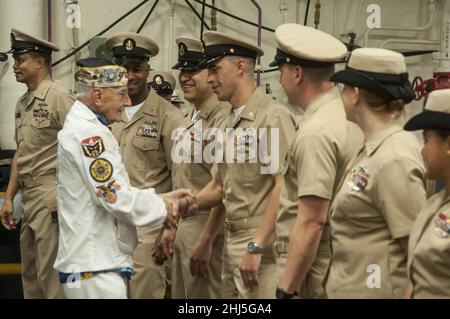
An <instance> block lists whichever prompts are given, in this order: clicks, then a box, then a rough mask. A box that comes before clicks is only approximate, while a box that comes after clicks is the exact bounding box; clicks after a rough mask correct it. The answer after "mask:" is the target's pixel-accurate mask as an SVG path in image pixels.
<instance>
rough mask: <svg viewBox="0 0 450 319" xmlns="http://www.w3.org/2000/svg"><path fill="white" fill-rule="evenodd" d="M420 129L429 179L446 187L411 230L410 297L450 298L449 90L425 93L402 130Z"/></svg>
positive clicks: (409, 260)
mask: <svg viewBox="0 0 450 319" xmlns="http://www.w3.org/2000/svg"><path fill="white" fill-rule="evenodd" d="M421 129H423V130H424V131H423V136H424V142H425V145H424V147H423V149H422V155H423V159H424V162H425V167H426V170H427V177H428V178H430V179H437V180H444V181H446V184H447V187H446V188H444V189H443V190H442V191H441V192H440V193H438V194H436V195H434V196H433V197H431V198H430V199H429V200H428V202H427V203H426V204H425V207H424V208H423V209H422V211H421V212H420V214H419V216H418V217H417V219H416V221H415V222H414V225H413V227H412V230H411V234H410V241H409V250H408V251H409V256H408V277H409V279H410V281H411V283H412V298H450V280H449V269H450V258H449V256H450V89H446V90H438V91H434V92H432V93H430V95H429V96H428V99H427V102H426V105H425V111H424V112H423V113H421V114H418V115H416V116H415V117H413V118H412V119H411V120H410V121H409V122H408V123H406V125H405V130H408V131H414V130H421Z"/></svg>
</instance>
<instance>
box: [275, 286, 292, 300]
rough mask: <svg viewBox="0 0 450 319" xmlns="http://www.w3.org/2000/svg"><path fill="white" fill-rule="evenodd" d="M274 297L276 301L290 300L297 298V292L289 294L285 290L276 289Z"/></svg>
mask: <svg viewBox="0 0 450 319" xmlns="http://www.w3.org/2000/svg"><path fill="white" fill-rule="evenodd" d="M275 296H276V297H277V299H292V298H294V297H295V296H297V292H294V293H289V292H287V291H286V290H284V289H281V288H278V287H277V291H276V293H275Z"/></svg>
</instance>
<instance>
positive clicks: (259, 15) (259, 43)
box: [251, 0, 262, 86]
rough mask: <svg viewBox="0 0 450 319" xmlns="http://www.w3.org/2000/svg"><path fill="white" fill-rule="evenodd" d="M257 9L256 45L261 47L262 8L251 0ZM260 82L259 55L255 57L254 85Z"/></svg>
mask: <svg viewBox="0 0 450 319" xmlns="http://www.w3.org/2000/svg"><path fill="white" fill-rule="evenodd" d="M251 1H252V3H253V5H254V6H255V7H256V9H257V10H258V46H259V47H261V30H262V10H261V7H260V5H259V4H258V2H257V1H256V0H251ZM260 83H261V57H258V58H257V59H256V86H259V85H260Z"/></svg>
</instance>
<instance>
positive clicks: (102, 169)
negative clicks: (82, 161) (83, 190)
mask: <svg viewBox="0 0 450 319" xmlns="http://www.w3.org/2000/svg"><path fill="white" fill-rule="evenodd" d="M89 173H90V174H91V177H92V178H93V179H94V181H96V182H100V183H103V182H106V181H107V180H109V179H110V178H111V176H112V174H113V166H112V164H111V162H110V161H108V160H107V159H104V158H97V159H96V160H95V161H93V162H92V163H91V166H89Z"/></svg>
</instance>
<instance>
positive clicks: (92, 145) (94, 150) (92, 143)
mask: <svg viewBox="0 0 450 319" xmlns="http://www.w3.org/2000/svg"><path fill="white" fill-rule="evenodd" d="M81 148H82V149H83V153H84V156H86V157H89V158H97V157H99V156H100V155H101V154H102V153H103V152H104V151H105V144H103V139H102V138H101V137H100V136H92V137H89V138H86V139H84V140H82V141H81Z"/></svg>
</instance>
